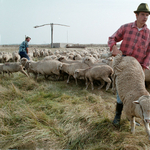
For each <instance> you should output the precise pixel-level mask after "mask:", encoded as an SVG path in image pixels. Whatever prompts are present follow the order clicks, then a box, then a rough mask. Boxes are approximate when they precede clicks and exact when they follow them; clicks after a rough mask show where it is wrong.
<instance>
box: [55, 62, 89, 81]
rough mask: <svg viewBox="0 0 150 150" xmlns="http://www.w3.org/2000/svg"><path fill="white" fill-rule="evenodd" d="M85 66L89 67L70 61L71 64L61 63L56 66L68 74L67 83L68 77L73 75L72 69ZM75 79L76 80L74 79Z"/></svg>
mask: <svg viewBox="0 0 150 150" xmlns="http://www.w3.org/2000/svg"><path fill="white" fill-rule="evenodd" d="M86 68H89V67H88V65H86V64H84V63H71V64H67V63H61V64H60V65H59V66H58V69H59V70H62V71H64V72H66V73H67V74H68V75H69V76H68V80H67V83H69V79H70V77H71V76H73V75H74V71H75V70H76V69H86ZM75 81H76V79H75ZM76 83H77V81H76Z"/></svg>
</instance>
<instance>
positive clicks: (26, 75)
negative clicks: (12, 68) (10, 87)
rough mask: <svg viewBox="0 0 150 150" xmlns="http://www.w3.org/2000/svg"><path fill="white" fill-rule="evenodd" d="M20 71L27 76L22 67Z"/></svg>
mask: <svg viewBox="0 0 150 150" xmlns="http://www.w3.org/2000/svg"><path fill="white" fill-rule="evenodd" d="M20 72H21V73H23V74H24V75H26V76H27V77H29V76H28V74H27V73H26V72H25V71H24V70H23V68H22V69H21V70H20Z"/></svg>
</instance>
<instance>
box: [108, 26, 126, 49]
mask: <svg viewBox="0 0 150 150" xmlns="http://www.w3.org/2000/svg"><path fill="white" fill-rule="evenodd" d="M123 35H124V26H121V27H120V28H119V29H118V30H117V31H116V32H115V33H114V34H113V35H112V36H110V37H109V39H108V46H109V47H110V51H111V50H112V47H113V46H114V45H116V43H117V42H120V41H121V40H122V39H123Z"/></svg>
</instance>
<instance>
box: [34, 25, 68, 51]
mask: <svg viewBox="0 0 150 150" xmlns="http://www.w3.org/2000/svg"><path fill="white" fill-rule="evenodd" d="M46 25H50V26H51V48H53V25H59V26H66V27H70V26H68V25H64V24H56V23H49V24H43V25H39V26H34V28H38V27H43V26H46Z"/></svg>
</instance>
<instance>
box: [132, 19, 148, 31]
mask: <svg viewBox="0 0 150 150" xmlns="http://www.w3.org/2000/svg"><path fill="white" fill-rule="evenodd" d="M136 22H137V21H135V22H133V24H132V28H137V25H136ZM146 28H147V25H146V24H145V25H144V27H143V29H146Z"/></svg>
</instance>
